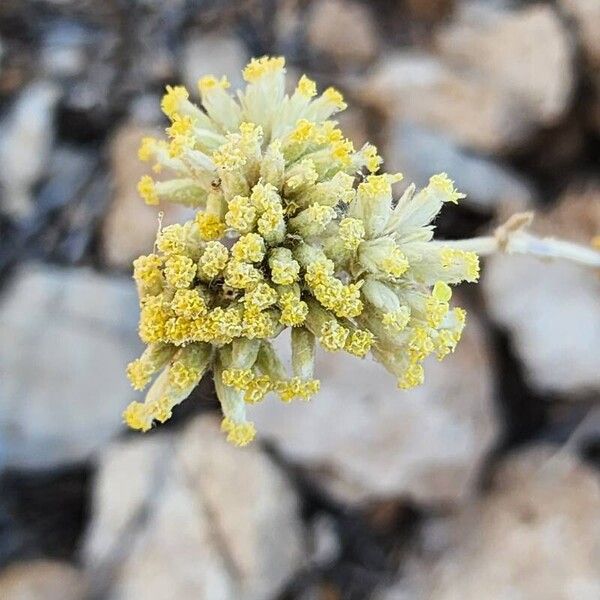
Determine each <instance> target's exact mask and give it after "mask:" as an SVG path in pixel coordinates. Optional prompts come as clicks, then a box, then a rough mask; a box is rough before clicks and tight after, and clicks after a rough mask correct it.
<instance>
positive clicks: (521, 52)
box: [437, 3, 574, 125]
mask: <svg viewBox="0 0 600 600" xmlns="http://www.w3.org/2000/svg"><path fill="white" fill-rule="evenodd" d="M474 7H475V8H474V9H471V10H470V11H463V13H462V18H460V15H459V18H458V19H457V20H456V21H454V22H452V23H451V24H450V25H449V26H448V27H447V28H446V29H444V30H442V32H441V33H440V34H439V36H438V38H437V44H438V47H439V51H440V55H441V56H442V58H443V59H445V60H447V61H448V62H450V63H451V64H453V65H455V66H457V67H459V68H460V69H464V70H468V71H469V72H470V73H471V74H474V75H477V76H478V77H480V78H481V79H482V80H483V81H485V82H486V84H487V85H488V86H490V87H496V88H498V89H500V90H504V91H506V92H507V93H509V94H510V95H511V96H513V97H514V98H515V100H516V101H517V102H518V103H519V105H520V107H521V110H527V111H528V112H529V116H530V118H531V120H532V121H533V122H535V123H540V124H544V125H550V124H553V123H556V122H557V121H558V119H559V118H560V117H561V116H562V115H563V113H564V112H565V110H566V109H567V107H568V106H569V103H570V100H571V95H572V92H573V86H574V66H573V59H574V56H573V47H572V41H571V39H570V38H569V35H568V33H567V30H566V28H565V27H564V25H563V24H562V23H561V21H560V19H559V17H558V15H557V14H556V12H555V11H554V9H553V8H552V7H551V6H550V5H542V4H537V5H534V6H530V7H525V8H522V9H519V10H506V11H498V10H495V9H494V8H490V7H489V3H475V4H474Z"/></svg>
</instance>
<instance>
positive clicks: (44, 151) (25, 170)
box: [0, 81, 59, 219]
mask: <svg viewBox="0 0 600 600" xmlns="http://www.w3.org/2000/svg"><path fill="white" fill-rule="evenodd" d="M58 95H59V90H58V88H57V87H56V86H55V85H54V84H53V83H50V82H48V81H37V82H35V83H32V84H31V85H29V86H28V87H27V88H26V89H24V90H23V92H22V93H21V94H20V96H19V97H18V98H17V100H16V103H15V104H14V106H13V107H12V110H11V111H10V112H9V114H8V115H7V116H6V117H5V120H4V121H3V122H2V123H0V164H2V169H0V186H1V187H2V191H3V194H2V197H3V199H4V205H3V206H2V207H0V210H1V211H2V212H4V213H6V214H8V215H10V216H12V217H15V218H18V219H20V218H23V217H26V216H29V215H30V214H31V213H32V212H33V210H34V205H33V202H32V198H31V188H32V186H33V185H34V184H35V183H36V182H37V181H38V180H39V179H40V177H42V176H43V174H44V171H45V168H46V163H47V161H48V157H49V154H50V150H51V148H52V142H53V138H54V130H53V118H54V108H55V105H56V102H57V100H58Z"/></svg>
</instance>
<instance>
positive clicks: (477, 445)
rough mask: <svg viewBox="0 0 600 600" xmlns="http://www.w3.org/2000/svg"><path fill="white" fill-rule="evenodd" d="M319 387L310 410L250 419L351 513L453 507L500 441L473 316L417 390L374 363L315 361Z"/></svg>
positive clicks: (268, 408) (262, 410) (295, 408)
mask: <svg viewBox="0 0 600 600" xmlns="http://www.w3.org/2000/svg"><path fill="white" fill-rule="evenodd" d="M280 337H282V336H280ZM317 377H319V378H320V379H321V380H322V387H321V391H320V393H319V394H318V395H317V396H316V397H315V398H314V400H312V401H311V402H310V403H302V402H298V403H292V404H291V405H286V404H283V403H281V402H279V401H277V400H275V399H270V398H269V399H267V400H266V401H265V402H263V403H261V404H260V405H257V406H256V407H253V408H252V411H251V416H252V419H253V420H254V421H255V423H256V427H257V430H258V432H259V434H260V435H262V436H263V437H264V438H265V439H268V440H272V441H273V442H274V443H275V444H276V446H277V448H278V449H279V450H280V451H281V452H282V453H283V455H284V456H285V457H287V458H288V459H289V460H291V461H292V462H294V463H297V464H299V465H301V466H302V467H304V468H305V469H306V470H307V472H308V473H309V475H310V477H314V479H315V480H316V481H318V482H319V483H320V484H322V485H324V486H325V487H326V488H327V490H328V491H330V492H332V493H333V494H334V495H335V496H337V497H338V498H340V499H342V500H344V501H347V502H351V503H358V502H362V501H365V500H367V499H371V498H385V497H391V496H401V495H408V496H411V497H413V498H414V499H415V500H417V501H419V502H423V503H425V504H432V503H436V502H441V503H445V502H450V503H452V502H457V501H460V500H463V499H464V498H465V497H467V496H468V495H469V494H470V492H471V491H472V489H473V488H472V486H473V483H474V480H475V478H476V476H477V472H478V468H479V466H480V465H481V461H482V459H483V457H484V455H485V454H486V452H487V450H488V449H489V447H490V444H491V443H492V441H493V440H494V438H495V435H496V431H497V426H496V424H495V420H494V415H493V407H492V382H491V365H490V359H489V355H488V350H487V346H486V343H485V340H484V335H483V332H482V329H481V325H480V324H479V323H478V321H477V319H476V318H475V317H474V316H472V317H471V318H470V319H468V321H467V327H466V331H465V335H464V339H463V340H462V341H461V343H460V344H459V346H458V348H457V350H456V353H455V354H454V355H452V356H449V357H448V358H447V359H446V360H445V361H443V362H437V361H435V360H432V361H428V363H427V365H426V366H425V384H424V385H423V386H422V387H420V388H416V389H414V390H410V391H401V390H399V389H398V388H397V387H396V384H395V381H394V378H393V377H392V376H391V375H389V374H388V373H386V371H385V370H384V368H383V367H382V366H381V365H379V364H378V363H375V362H374V361H371V360H369V359H367V360H364V361H362V362H358V361H357V359H356V358H355V357H351V356H349V355H346V354H343V353H337V354H334V355H333V354H323V355H321V356H320V357H319V360H318V362H317Z"/></svg>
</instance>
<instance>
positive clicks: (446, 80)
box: [355, 3, 574, 153]
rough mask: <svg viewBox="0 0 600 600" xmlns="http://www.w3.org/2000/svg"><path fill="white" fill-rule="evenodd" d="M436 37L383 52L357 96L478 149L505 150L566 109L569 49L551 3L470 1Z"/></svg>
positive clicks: (571, 78)
mask: <svg viewBox="0 0 600 600" xmlns="http://www.w3.org/2000/svg"><path fill="white" fill-rule="evenodd" d="M468 6H470V7H471V9H470V11H466V10H463V11H461V12H459V16H458V17H457V18H456V19H454V20H452V21H450V23H449V24H448V25H447V26H446V27H444V28H442V29H441V30H440V32H439V33H438V34H437V36H436V40H437V51H436V52H433V53H431V52H430V53H428V52H421V51H418V52H416V51H398V52H395V53H387V54H386V56H385V57H383V58H382V59H381V60H380V61H379V63H378V64H377V66H376V67H375V68H374V69H373V71H372V73H371V74H370V76H369V77H368V78H367V79H366V80H365V81H363V80H358V82H355V88H356V90H355V91H356V94H357V95H358V96H359V97H362V99H363V100H364V101H366V102H367V103H368V104H370V105H372V106H375V107H376V108H378V109H379V110H380V111H382V112H383V113H384V114H386V115H388V116H389V117H392V118H394V119H399V120H402V121H410V122H412V123H415V124H417V125H420V126H423V127H426V128H428V129H430V130H432V131H433V132H436V133H440V134H443V135H446V136H448V137H449V138H450V139H451V140H452V141H453V142H455V143H457V144H459V145H461V146H465V147H467V148H469V149H473V150H478V151H481V152H484V153H507V152H511V151H514V150H515V149H518V148H521V147H523V146H524V145H526V144H527V142H528V141H529V140H530V139H531V138H532V135H533V133H535V132H536V131H537V130H539V129H540V128H543V127H546V126H548V125H552V124H556V123H557V122H558V121H559V120H560V118H561V117H562V116H563V115H564V113H565V112H566V111H567V109H568V107H569V106H570V102H571V98H572V93H573V88H574V66H573V48H572V42H571V39H570V37H569V35H568V33H567V30H566V28H565V27H564V26H563V24H562V23H561V21H560V19H559V18H558V16H557V15H556V14H555V12H554V10H553V9H552V7H550V6H546V5H536V6H532V7H528V8H524V9H520V10H512V11H508V10H505V11H499V10H498V9H494V8H491V7H490V5H489V3H474V4H473V3H470V4H468Z"/></svg>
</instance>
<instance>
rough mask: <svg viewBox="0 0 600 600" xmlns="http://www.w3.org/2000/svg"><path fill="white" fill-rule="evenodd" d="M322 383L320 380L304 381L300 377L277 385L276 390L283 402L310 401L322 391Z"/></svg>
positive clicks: (279, 382)
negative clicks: (296, 399)
mask: <svg viewBox="0 0 600 600" xmlns="http://www.w3.org/2000/svg"><path fill="white" fill-rule="evenodd" d="M320 387H321V382H320V381H319V380H318V379H307V380H302V379H300V377H292V378H291V379H289V380H287V381H278V382H276V383H275V390H276V391H277V393H278V394H279V397H280V398H281V400H282V401H283V402H291V401H292V400H294V399H295V398H298V399H300V400H310V398H311V397H312V396H314V395H315V394H316V393H317V392H318V391H319V389H320Z"/></svg>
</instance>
